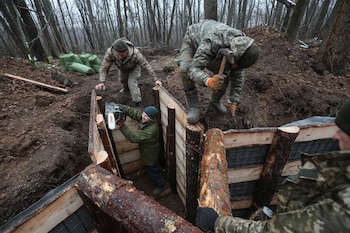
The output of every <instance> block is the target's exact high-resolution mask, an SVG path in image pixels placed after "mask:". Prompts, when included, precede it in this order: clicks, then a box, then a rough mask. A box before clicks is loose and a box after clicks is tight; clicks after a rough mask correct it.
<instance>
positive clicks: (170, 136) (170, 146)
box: [166, 104, 177, 194]
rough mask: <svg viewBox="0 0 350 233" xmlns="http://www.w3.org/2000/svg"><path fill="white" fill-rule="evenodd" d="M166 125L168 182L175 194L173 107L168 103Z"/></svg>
mask: <svg viewBox="0 0 350 233" xmlns="http://www.w3.org/2000/svg"><path fill="white" fill-rule="evenodd" d="M167 107H168V126H167V131H166V157H167V165H168V176H169V183H170V188H171V191H172V193H174V194H176V193H177V190H176V151H175V148H176V147H175V108H174V106H173V105H172V104H168V106H167Z"/></svg>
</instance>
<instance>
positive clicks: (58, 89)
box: [2, 73, 68, 93]
mask: <svg viewBox="0 0 350 233" xmlns="http://www.w3.org/2000/svg"><path fill="white" fill-rule="evenodd" d="M2 75H4V76H6V77H9V78H12V79H16V80H21V81H25V82H29V83H32V84H36V85H39V86H42V87H46V88H49V89H52V90H55V91H60V92H64V93H67V92H68V90H67V89H65V88H61V87H56V86H52V85H49V84H46V83H42V82H38V81H34V80H30V79H26V78H22V77H20V76H16V75H12V74H7V73H5V74H2Z"/></svg>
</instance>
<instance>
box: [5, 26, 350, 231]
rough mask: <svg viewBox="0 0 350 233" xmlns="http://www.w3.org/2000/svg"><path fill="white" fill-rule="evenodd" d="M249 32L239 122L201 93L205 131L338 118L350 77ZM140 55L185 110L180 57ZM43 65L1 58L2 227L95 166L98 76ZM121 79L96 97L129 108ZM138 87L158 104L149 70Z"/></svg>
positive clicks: (280, 40) (264, 34) (272, 37)
mask: <svg viewBox="0 0 350 233" xmlns="http://www.w3.org/2000/svg"><path fill="white" fill-rule="evenodd" d="M245 32H246V34H247V35H248V36H251V37H252V38H254V39H255V40H256V42H257V43H258V45H259V46H260V49H261V55H260V58H259V60H258V62H257V63H256V64H255V65H254V66H252V67H251V68H248V69H247V70H246V80H245V86H244V89H243V91H242V95H241V101H240V103H239V105H238V112H237V116H236V119H235V120H233V119H232V118H231V116H230V115H229V113H227V114H226V115H219V114H218V113H217V112H216V111H215V110H214V109H212V108H211V107H210V105H209V100H210V97H211V90H210V89H208V88H206V87H198V91H199V100H200V111H201V116H202V117H201V119H200V122H201V123H202V124H203V125H204V126H205V128H206V129H209V128H213V127H217V128H221V129H222V130H229V129H244V128H252V127H271V126H280V125H283V124H286V123H289V122H292V121H295V120H300V119H304V118H308V117H311V116H315V115H319V116H335V114H336V112H337V110H338V109H339V107H340V105H341V104H342V103H343V102H344V101H345V100H346V99H347V98H348V96H349V89H350V77H349V75H347V76H333V75H331V74H329V73H327V72H325V73H324V75H320V74H318V73H317V72H315V71H314V69H313V68H312V65H311V64H312V62H313V56H314V54H315V53H316V51H317V47H310V48H309V49H302V48H298V47H297V46H293V45H292V44H290V43H289V42H288V40H287V38H286V37H285V35H284V34H282V33H280V32H278V31H276V30H275V29H273V28H270V27H255V28H251V29H248V30H246V31H245ZM142 52H143V54H144V55H145V56H146V58H147V59H148V61H149V62H150V63H151V65H152V66H153V67H154V69H155V71H156V74H157V75H158V77H159V78H160V79H161V80H162V82H163V86H164V87H165V88H166V89H167V90H168V91H169V92H170V93H171V94H172V95H173V96H175V97H176V98H177V99H178V101H179V102H180V103H182V104H183V105H184V106H186V104H185V95H184V92H183V90H182V82H181V79H180V78H179V74H178V72H179V70H178V67H177V64H176V61H175V59H176V55H177V54H176V50H175V49H173V48H162V49H153V48H142ZM101 57H102V55H101ZM41 65H42V66H41V67H38V66H33V65H32V64H30V63H29V62H27V61H25V60H22V59H16V58H9V57H0V74H1V78H0V98H1V102H0V107H1V112H0V120H1V121H0V127H1V130H0V177H1V179H2V181H1V183H0V216H1V217H0V225H3V224H4V223H5V222H7V221H8V220H9V219H10V218H12V217H14V216H15V215H16V214H18V213H19V212H20V211H22V210H23V209H25V208H27V207H28V206H29V205H31V204H32V203H34V202H35V201H37V200H38V199H40V198H41V197H42V196H43V195H44V194H46V193H47V192H48V191H49V190H51V189H52V188H54V187H56V186H58V185H59V184H61V183H63V182H65V181H66V180H67V179H69V178H70V177H72V176H74V175H75V174H77V173H79V172H80V171H81V170H83V169H84V168H85V167H86V166H87V165H89V164H90V163H91V161H90V157H89V155H88V153H87V146H88V125H89V113H90V98H91V90H92V89H93V88H94V86H95V85H96V84H97V83H98V75H97V74H95V75H90V76H85V75H81V74H78V73H74V72H68V73H61V72H60V67H59V64H58V63H57V64H51V65H47V64H41ZM116 71H117V70H116V68H115V67H112V69H111V71H110V73H109V75H108V78H107V89H106V90H105V91H98V92H97V94H98V95H100V96H102V98H103V99H104V100H105V101H107V102H110V101H113V102H116V103H124V104H129V105H131V104H132V103H131V99H130V96H129V95H128V94H125V93H120V92H119V90H120V89H121V87H122V86H121V84H120V82H119V81H118V75H117V72H116ZM5 73H8V74H12V75H17V76H21V77H23V78H27V79H31V80H35V81H39V82H43V83H46V84H49V85H53V86H58V87H64V88H66V89H67V90H68V93H66V94H64V93H62V92H59V91H53V90H50V89H46V88H43V87H41V86H38V85H35V84H31V83H28V82H24V81H16V80H14V79H11V78H8V77H6V76H4V75H3V74H5ZM58 77H60V78H58ZM62 77H63V78H62ZM139 86H140V88H141V92H142V96H143V106H144V107H146V106H148V105H150V104H154V99H153V92H152V87H153V81H152V80H151V78H150V77H149V75H148V74H147V72H146V71H144V70H143V71H142V79H140V80H139ZM226 101H227V93H226V95H225V96H224V98H223V102H224V104H225V105H226V106H227V107H228V104H227V102H226ZM218 119H220V120H218ZM161 203H162V204H164V205H165V206H167V205H168V206H178V205H176V204H174V203H166V201H164V200H163V201H161ZM174 208H175V207H174ZM177 208H179V207H177ZM176 211H177V212H178V211H179V209H177V210H176ZM180 211H181V210H180Z"/></svg>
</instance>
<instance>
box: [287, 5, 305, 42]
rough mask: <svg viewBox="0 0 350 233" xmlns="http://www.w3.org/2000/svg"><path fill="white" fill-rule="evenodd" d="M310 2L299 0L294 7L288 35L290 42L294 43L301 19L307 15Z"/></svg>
mask: <svg viewBox="0 0 350 233" xmlns="http://www.w3.org/2000/svg"><path fill="white" fill-rule="evenodd" d="M308 2H309V0H299V1H298V2H297V4H296V6H295V7H294V11H293V14H292V17H291V18H290V20H289V23H288V26H287V30H286V33H287V35H288V40H289V41H290V42H294V41H295V39H296V38H297V35H298V29H299V27H300V22H301V19H302V17H303V15H304V13H305V10H306V7H307V5H308Z"/></svg>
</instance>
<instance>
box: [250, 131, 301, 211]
mask: <svg viewBox="0 0 350 233" xmlns="http://www.w3.org/2000/svg"><path fill="white" fill-rule="evenodd" d="M298 133H299V128H298V127H297V126H293V127H288V128H278V129H277V131H276V132H275V136H274V138H273V141H272V143H271V146H270V150H269V153H268V155H267V158H266V161H265V163H264V167H263V170H262V171H261V174H260V179H259V182H258V184H257V187H256V188H255V190H254V195H253V205H252V206H251V208H250V211H249V216H247V218H250V217H251V215H252V214H253V213H254V212H255V211H256V210H258V209H259V208H262V207H263V206H265V205H268V204H269V203H270V202H271V199H272V196H273V194H274V192H275V190H276V187H277V186H278V181H279V178H280V176H281V175H282V171H283V168H284V166H285V164H286V162H287V159H288V156H289V154H290V151H291V149H292V146H293V144H294V141H295V139H296V137H297V136H298Z"/></svg>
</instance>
